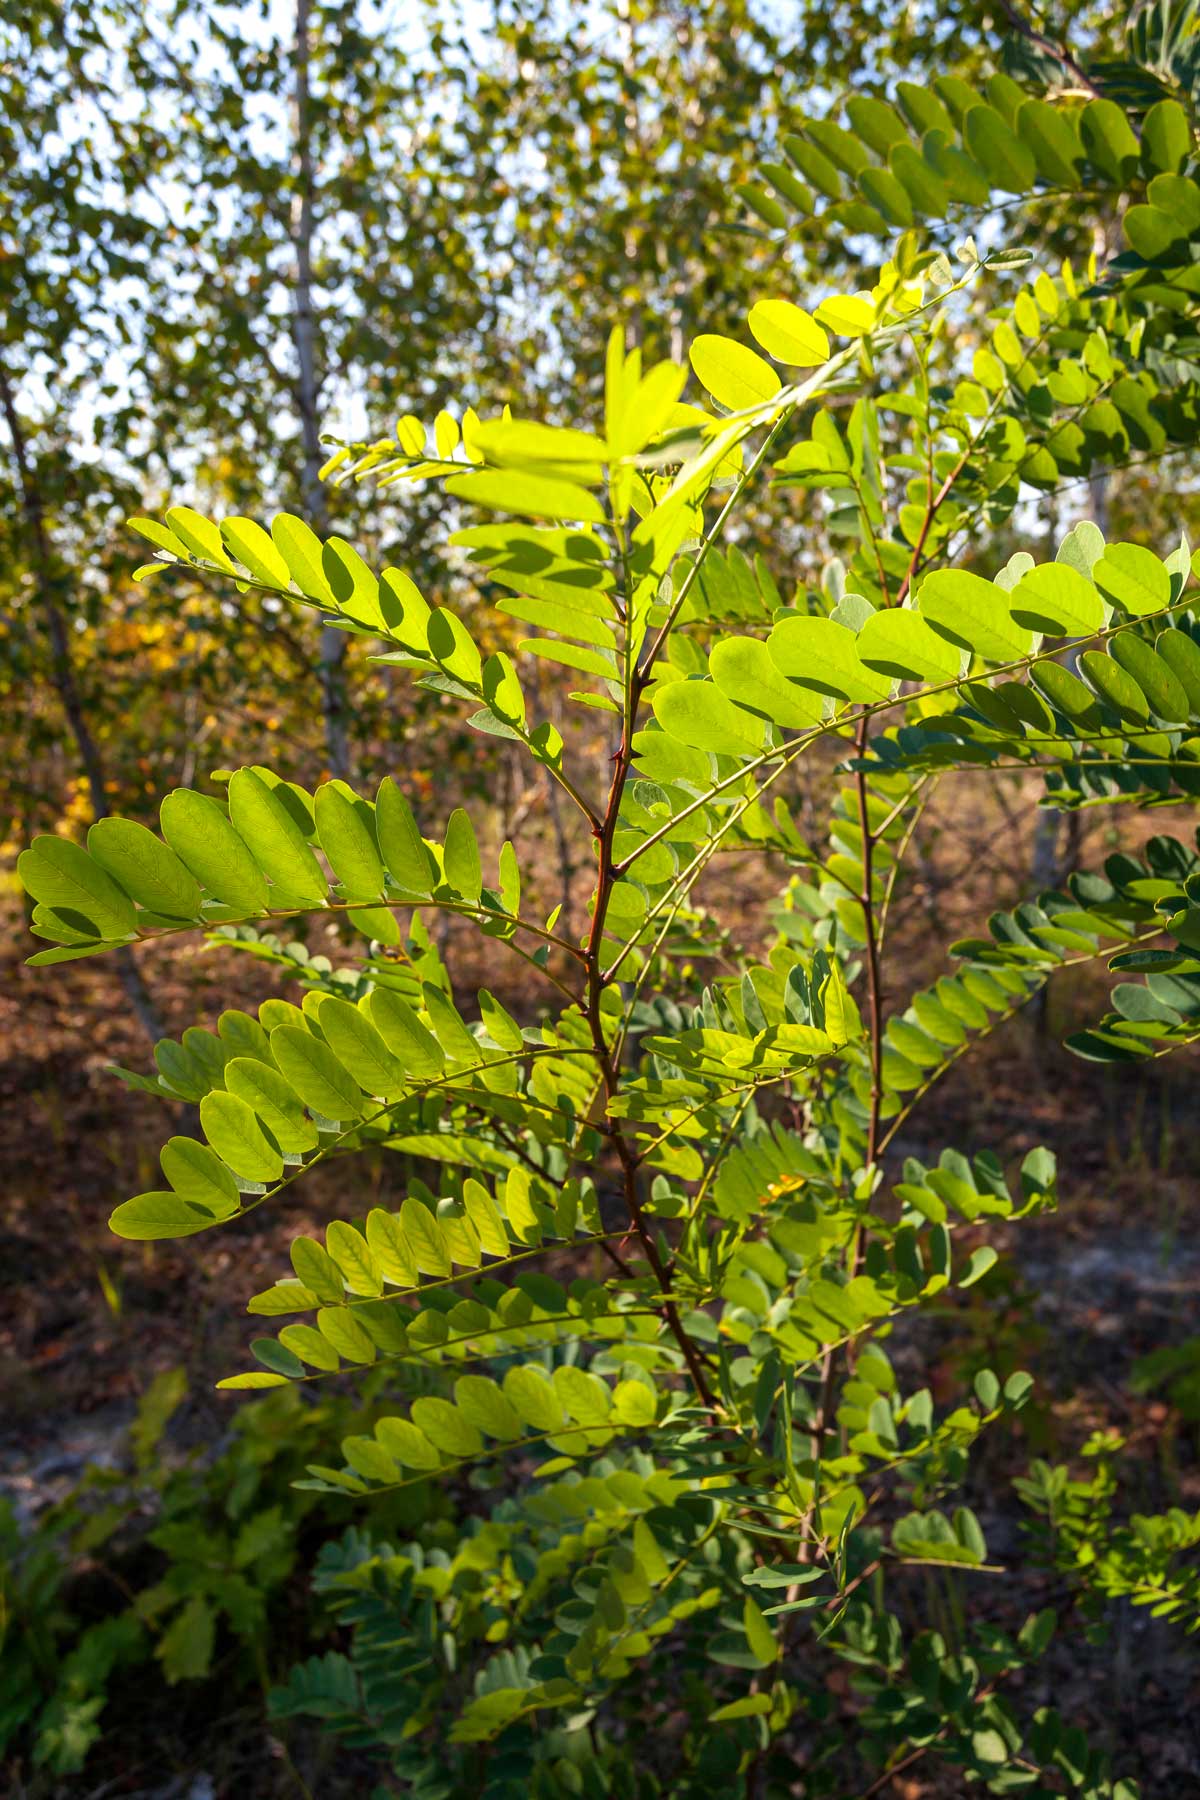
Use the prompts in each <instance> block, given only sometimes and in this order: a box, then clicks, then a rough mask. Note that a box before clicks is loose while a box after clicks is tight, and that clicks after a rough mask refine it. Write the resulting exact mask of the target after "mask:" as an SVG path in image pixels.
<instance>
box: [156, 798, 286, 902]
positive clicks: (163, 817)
mask: <svg viewBox="0 0 1200 1800" xmlns="http://www.w3.org/2000/svg"><path fill="white" fill-rule="evenodd" d="M159 822H160V823H161V825H162V833H163V836H164V837H165V838H166V840H167V842H168V844H170V846H171V848H172V850H174V852H175V854H176V855H177V856H178V858H179V860H180V861H181V862H182V863H184V864H185V866H186V867H187V868H188V869H190V870H191V872H192V874H193V875H194V876H195V877H196V879H197V880H198V881H199V882H200V884H201V886H202V887H204V888H205V889H207V891H208V892H209V893H210V894H212V895H213V897H214V898H215V899H217V900H221V901H223V902H224V904H225V905H226V906H232V907H234V908H236V910H237V911H238V912H242V913H261V912H266V911H267V910H268V907H269V904H270V901H269V896H268V892H267V883H266V879H265V877H264V876H263V873H262V871H261V870H260V868H259V867H258V864H257V863H256V862H255V860H254V857H253V855H252V854H251V852H250V850H249V849H248V848H247V846H246V844H245V843H244V842H243V840H242V839H241V837H239V835H238V833H237V832H236V831H235V830H234V828H233V826H232V825H231V824H230V822H229V820H228V819H227V818H226V816H225V814H224V812H223V811H222V810H221V808H220V806H218V804H217V802H216V801H215V800H210V799H209V798H208V796H207V795H206V794H197V793H194V792H193V791H192V790H191V789H189V788H176V789H174V791H173V792H172V793H170V794H168V795H167V797H166V799H165V800H164V801H163V803H162V806H161V808H160V810H159Z"/></svg>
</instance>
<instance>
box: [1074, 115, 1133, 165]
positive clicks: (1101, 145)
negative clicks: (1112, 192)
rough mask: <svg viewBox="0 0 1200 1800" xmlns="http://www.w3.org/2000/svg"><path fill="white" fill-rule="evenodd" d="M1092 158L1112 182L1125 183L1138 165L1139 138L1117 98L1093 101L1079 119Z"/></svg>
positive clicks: (1087, 149)
mask: <svg viewBox="0 0 1200 1800" xmlns="http://www.w3.org/2000/svg"><path fill="white" fill-rule="evenodd" d="M1079 130H1080V136H1081V137H1082V139H1083V147H1084V149H1085V150H1086V151H1087V153H1088V157H1089V159H1090V161H1091V162H1092V163H1094V164H1095V166H1096V168H1098V169H1099V170H1100V172H1101V174H1103V175H1107V176H1108V178H1109V180H1110V181H1116V182H1125V181H1128V180H1129V178H1130V177H1131V176H1132V175H1133V172H1134V170H1135V169H1136V168H1137V165H1138V141H1137V139H1136V137H1135V136H1134V135H1133V130H1132V128H1131V127H1130V124H1129V121H1128V119H1127V118H1126V117H1125V114H1124V113H1123V112H1122V111H1121V108H1120V107H1119V106H1118V105H1117V104H1116V102H1115V101H1113V100H1089V101H1088V103H1087V105H1086V106H1085V107H1084V109H1083V112H1082V114H1081V115H1080V120H1079Z"/></svg>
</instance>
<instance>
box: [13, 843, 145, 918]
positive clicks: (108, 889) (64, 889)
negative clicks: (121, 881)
mask: <svg viewBox="0 0 1200 1800" xmlns="http://www.w3.org/2000/svg"><path fill="white" fill-rule="evenodd" d="M17 873H18V875H19V876H20V878H21V880H22V882H23V883H24V884H25V887H26V888H27V889H28V891H29V893H31V894H32V895H33V897H34V899H35V900H40V901H42V902H43V903H44V904H45V905H47V906H50V907H54V908H56V909H59V910H60V911H61V912H62V913H63V914H65V915H66V917H67V919H68V921H69V922H71V923H72V924H73V925H74V926H75V928H76V929H77V930H79V931H81V932H82V933H83V934H85V935H86V936H89V937H95V938H108V939H113V938H127V937H132V936H133V935H134V934H135V932H136V930H137V916H136V913H135V910H134V906H133V902H132V901H131V900H130V898H129V896H128V895H127V894H126V893H125V892H124V890H123V889H122V888H120V887H118V886H117V884H116V882H115V881H114V880H113V879H112V877H111V875H108V874H106V873H105V871H104V870H103V869H102V868H101V866H100V864H99V863H98V862H96V861H95V860H94V859H93V858H92V857H91V856H89V855H88V853H87V851H86V850H84V849H83V847H82V846H81V845H79V844H73V843H72V842H71V841H70V839H69V838H59V837H49V836H46V837H36V838H34V840H33V843H32V844H31V845H30V847H29V849H28V850H23V851H22V852H21V854H20V856H19V857H18V858H17Z"/></svg>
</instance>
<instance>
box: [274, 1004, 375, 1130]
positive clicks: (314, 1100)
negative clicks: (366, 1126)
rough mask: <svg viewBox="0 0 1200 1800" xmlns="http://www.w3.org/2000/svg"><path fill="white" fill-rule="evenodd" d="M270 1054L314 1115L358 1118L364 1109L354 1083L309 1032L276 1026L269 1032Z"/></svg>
mask: <svg viewBox="0 0 1200 1800" xmlns="http://www.w3.org/2000/svg"><path fill="white" fill-rule="evenodd" d="M271 1055H272V1056H273V1057H274V1059H275V1062H276V1065H277V1066H278V1068H279V1071H280V1074H281V1075H282V1076H283V1077H284V1079H285V1081H287V1082H288V1083H289V1085H290V1086H291V1087H292V1088H294V1089H295V1091H296V1093H297V1094H298V1095H299V1096H300V1098H301V1100H303V1102H304V1104H305V1106H307V1107H308V1108H309V1110H310V1111H311V1112H314V1113H316V1114H317V1115H318V1117H320V1118H323V1119H330V1120H334V1121H337V1122H342V1121H345V1120H347V1119H358V1118H361V1117H362V1115H363V1113H364V1112H365V1111H366V1110H367V1107H366V1102H365V1101H364V1099H363V1096H362V1094H361V1093H360V1092H359V1090H358V1086H357V1084H356V1083H355V1082H354V1081H353V1080H352V1078H351V1077H350V1075H349V1074H348V1073H347V1071H346V1070H345V1069H344V1068H343V1067H342V1064H341V1063H340V1062H339V1061H338V1059H337V1057H336V1056H335V1055H334V1053H333V1051H332V1050H331V1049H330V1048H329V1047H328V1045H326V1044H323V1043H322V1042H321V1040H320V1039H319V1038H316V1037H314V1036H313V1035H312V1033H311V1032H310V1031H305V1030H303V1029H301V1028H300V1027H298V1026H295V1025H280V1026H278V1027H277V1028H276V1030H274V1031H273V1032H272V1033H271Z"/></svg>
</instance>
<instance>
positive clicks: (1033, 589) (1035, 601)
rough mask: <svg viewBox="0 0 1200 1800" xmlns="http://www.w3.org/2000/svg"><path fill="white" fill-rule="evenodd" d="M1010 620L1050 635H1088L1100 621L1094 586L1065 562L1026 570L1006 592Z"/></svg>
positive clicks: (1101, 612)
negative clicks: (1007, 593) (1009, 607)
mask: <svg viewBox="0 0 1200 1800" xmlns="http://www.w3.org/2000/svg"><path fill="white" fill-rule="evenodd" d="M1009 604H1010V606H1011V608H1012V616H1013V621H1014V623H1015V624H1017V625H1024V626H1027V627H1028V628H1029V630H1031V631H1044V632H1045V633H1047V635H1048V636H1050V637H1090V636H1091V635H1092V633H1093V632H1096V631H1099V630H1100V628H1101V626H1102V625H1103V624H1104V603H1103V601H1102V600H1101V598H1100V595H1099V594H1098V593H1097V591H1096V588H1095V586H1094V585H1093V584H1092V582H1090V581H1089V580H1088V579H1087V578H1086V577H1085V576H1083V575H1081V574H1080V573H1079V571H1078V569H1073V568H1071V566H1070V564H1069V563H1043V564H1042V565H1041V567H1040V568H1036V569H1030V571H1029V573H1028V574H1027V575H1023V576H1022V577H1021V579H1020V581H1018V583H1017V585H1016V587H1014V588H1013V589H1011V591H1010V593H1009Z"/></svg>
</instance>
